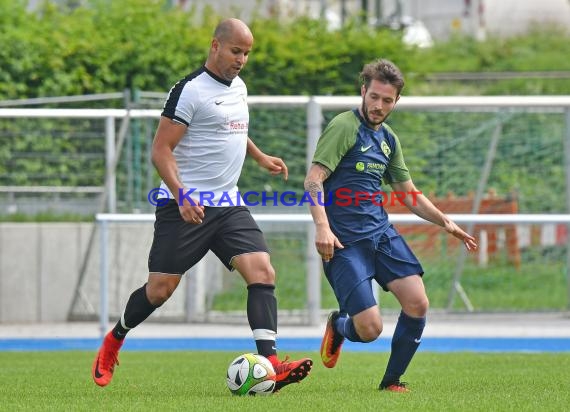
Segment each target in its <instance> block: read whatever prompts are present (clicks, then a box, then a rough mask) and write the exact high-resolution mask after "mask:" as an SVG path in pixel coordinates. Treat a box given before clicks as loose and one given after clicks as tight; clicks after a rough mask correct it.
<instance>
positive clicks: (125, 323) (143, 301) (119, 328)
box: [112, 283, 158, 339]
mask: <svg viewBox="0 0 570 412" xmlns="http://www.w3.org/2000/svg"><path fill="white" fill-rule="evenodd" d="M157 307H158V306H153V305H152V304H151V303H150V302H149V300H148V297H147V296H146V283H145V284H144V285H143V286H142V287H140V288H139V289H137V290H135V291H134V292H133V293H132V294H131V297H130V298H129V301H128V302H127V306H126V307H125V310H124V311H123V314H122V316H121V319H120V320H119V321H118V322H117V324H116V325H115V327H114V328H113V331H112V333H113V336H114V337H115V338H117V339H124V338H125V336H126V335H127V333H128V331H129V330H131V329H132V328H134V327H135V326H138V325H139V324H140V323H142V322H143V321H144V320H145V319H146V318H148V317H149V316H150V314H151V313H152V312H154V310H155V309H156V308H157Z"/></svg>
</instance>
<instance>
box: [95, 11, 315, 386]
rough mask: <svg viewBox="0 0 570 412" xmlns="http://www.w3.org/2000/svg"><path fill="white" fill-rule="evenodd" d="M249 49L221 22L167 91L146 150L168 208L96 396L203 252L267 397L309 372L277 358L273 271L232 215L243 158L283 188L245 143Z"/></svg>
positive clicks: (244, 213)
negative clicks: (237, 277) (257, 358)
mask: <svg viewBox="0 0 570 412" xmlns="http://www.w3.org/2000/svg"><path fill="white" fill-rule="evenodd" d="M252 46H253V35H252V33H251V31H250V29H249V28H248V26H247V25H246V24H245V23H244V22H242V21H240V20H237V19H226V20H223V21H222V22H221V23H220V24H219V25H218V26H217V27H216V29H215V31H214V35H213V39H212V42H211V46H210V51H209V54H208V58H207V60H206V63H205V64H204V66H203V67H201V68H200V69H198V70H197V71H195V72H193V73H191V74H190V75H188V76H186V77H185V78H184V79H182V80H180V81H179V82H178V83H176V84H175V85H174V86H173V87H172V89H171V90H170V93H169V95H168V97H167V100H166V103H165V105H164V109H163V112H162V115H161V118H160V122H159V124H158V128H157V131H156V135H155V137H154V142H153V148H152V160H153V163H154V165H155V167H156V169H157V171H158V173H159V174H160V176H161V178H162V183H161V187H162V188H163V189H165V190H168V192H169V197H170V200H168V201H167V202H165V203H166V205H164V206H157V208H156V223H155V230H154V239H153V243H152V247H151V250H150V253H149V259H148V266H149V275H148V280H147V282H146V283H145V284H144V285H143V286H142V287H141V288H139V289H137V290H135V291H134V292H133V293H132V294H131V296H130V298H129V300H128V302H127V304H126V307H125V309H124V311H123V314H122V316H121V319H120V320H119V321H118V322H117V324H116V325H115V327H114V328H113V329H112V330H111V331H110V332H109V333H107V335H106V336H105V338H104V340H103V343H102V346H101V348H100V350H99V353H98V354H97V357H96V358H95V361H94V363H93V367H92V374H93V380H94V381H95V383H96V384H97V385H99V386H106V385H108V384H109V382H110V381H111V379H112V377H113V371H114V368H115V365H116V364H118V355H119V350H120V348H121V346H122V344H123V341H124V338H125V335H126V334H127V332H128V331H129V330H131V329H133V328H134V327H136V326H137V325H139V324H140V323H141V322H143V321H144V320H145V319H146V318H147V317H148V316H149V315H150V314H151V313H152V312H153V311H154V310H155V309H156V308H158V307H159V306H161V305H162V304H163V303H164V302H166V301H167V300H168V298H169V297H170V296H171V295H172V293H173V292H174V290H175V289H176V287H177V286H178V284H179V282H180V279H181V277H182V275H183V274H184V273H185V272H186V271H188V270H189V269H190V268H191V267H192V266H194V265H195V264H196V263H198V261H200V259H202V258H203V257H204V255H205V254H206V253H207V252H208V250H211V251H213V252H214V253H215V254H216V256H217V257H218V258H219V259H220V260H221V261H222V262H223V263H224V265H225V266H226V267H227V268H228V269H230V270H234V269H236V270H237V271H238V272H239V273H240V274H241V276H242V277H243V279H244V280H245V283H246V284H247V290H248V297H247V317H248V321H249V325H250V327H251V329H252V332H253V338H254V340H255V344H256V348H257V352H258V353H259V354H261V355H263V356H265V357H266V358H268V359H269V360H270V361H271V363H272V364H273V366H274V368H275V371H276V374H277V384H276V388H275V390H276V391H277V390H280V389H281V388H283V387H284V386H286V385H288V384H290V383H295V382H300V381H301V380H302V379H304V378H305V377H306V376H307V375H308V374H309V372H310V370H311V367H312V364H313V362H312V360H311V359H309V358H304V359H300V360H297V361H290V360H289V361H288V360H287V359H285V361H282V360H279V359H278V357H277V351H276V343H275V337H276V334H277V301H276V299H275V295H274V289H275V270H274V269H273V267H272V265H271V262H270V257H269V252H268V248H267V245H266V243H265V239H264V236H263V233H262V232H261V230H260V229H259V227H258V226H257V224H256V223H255V221H254V220H253V218H252V216H251V214H250V212H249V210H248V209H247V208H246V207H244V206H240V204H243V202H241V203H240V198H239V193H238V188H237V181H238V179H239V176H240V173H241V170H242V166H243V162H244V159H245V156H246V154H249V155H250V156H252V157H253V158H254V159H255V160H256V162H257V163H258V164H259V165H260V166H262V167H263V168H265V169H267V170H268V171H269V172H270V173H271V174H274V175H278V174H281V173H282V174H283V175H284V178H285V179H287V166H286V165H285V163H284V162H283V160H282V159H280V158H277V157H273V156H268V155H266V154H265V153H263V152H262V151H261V150H259V149H258V148H257V147H256V146H255V144H254V143H253V141H252V140H251V139H250V138H249V137H248V135H247V132H248V123H249V110H248V106H247V88H246V85H245V83H244V82H243V80H242V79H241V78H240V77H239V76H238V75H239V73H240V71H241V70H242V68H243V67H244V66H245V64H246V62H247V59H248V56H249V53H250V51H251V49H252ZM200 199H202V204H201V203H200Z"/></svg>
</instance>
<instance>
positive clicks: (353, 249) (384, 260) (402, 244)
mask: <svg viewBox="0 0 570 412" xmlns="http://www.w3.org/2000/svg"><path fill="white" fill-rule="evenodd" d="M323 266H324V269H325V275H326V277H327V280H328V281H329V283H330V285H331V287H332V289H333V291H334V294H335V296H336V299H337V301H338V303H339V307H340V311H341V312H343V313H348V314H349V315H351V316H353V315H355V314H357V313H360V312H362V311H363V310H365V309H368V308H370V307H372V306H374V305H376V304H377V302H376V300H375V299H374V293H373V291H372V279H374V280H376V282H378V284H379V285H380V286H382V289H384V290H386V291H387V290H388V288H387V285H388V283H390V282H391V281H393V280H395V279H399V278H403V277H406V276H411V275H420V276H422V275H423V273H424V271H423V268H422V265H421V264H420V262H419V261H418V259H417V258H416V256H415V255H414V253H413V252H412V250H411V249H410V247H409V246H408V244H407V243H406V241H405V240H404V238H403V237H402V236H400V234H399V233H398V232H397V231H396V229H395V228H394V227H393V226H392V225H390V227H389V228H388V230H386V232H384V233H383V234H382V235H381V236H380V237H379V238H374V239H371V238H367V239H361V240H358V241H356V242H354V243H350V244H348V245H344V249H336V250H335V253H334V256H333V258H332V259H331V260H330V261H329V262H323Z"/></svg>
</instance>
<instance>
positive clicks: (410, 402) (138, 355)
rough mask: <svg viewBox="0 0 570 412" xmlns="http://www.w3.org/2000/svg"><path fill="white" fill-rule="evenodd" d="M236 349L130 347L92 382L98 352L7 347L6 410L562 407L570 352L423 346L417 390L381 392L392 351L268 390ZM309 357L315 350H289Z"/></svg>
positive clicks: (413, 378)
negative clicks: (232, 381)
mask: <svg viewBox="0 0 570 412" xmlns="http://www.w3.org/2000/svg"><path fill="white" fill-rule="evenodd" d="M236 355H237V353H233V352H124V353H122V354H121V365H120V366H119V367H118V368H117V369H116V372H115V378H114V380H113V382H112V383H111V384H110V385H109V386H108V387H106V388H99V387H98V386H96V385H95V384H94V383H93V382H92V381H91V376H90V370H91V362H92V360H93V356H94V353H91V352H29V353H27V352H22V353H20V352H17V353H10V352H0V365H1V367H0V382H1V385H0V399H1V401H0V411H18V410H35V411H60V410H65V411H93V410H100V411H183V410H194V411H224V412H225V411H248V412H249V411H252V412H254V411H262V412H266V411H287V412H290V411H292V410H302V411H307V412H308V411H327V410H342V411H379V410H384V411H422V412H425V411H438V412H439V411H518V412H520V411H563V410H567V408H568V405H570V391H568V388H567V376H568V370H569V368H570V354H507V353H501V354H476V353H447V354H439V353H437V354H436V353H429V352H420V353H418V354H417V355H416V357H415V359H414V361H413V362H412V364H411V366H410V368H409V370H408V373H407V375H406V376H405V378H406V379H405V380H407V381H409V383H410V387H411V389H412V392H411V393H409V394H394V393H386V392H379V391H378V390H376V388H377V385H378V382H379V379H380V377H381V374H382V372H383V370H384V368H385V365H386V361H387V357H388V354H387V353H355V352H346V353H343V355H342V358H341V360H340V361H339V364H338V365H337V367H336V368H335V369H331V370H329V369H326V368H324V367H323V366H322V365H321V364H320V363H318V362H317V363H316V364H315V366H314V368H313V371H312V373H311V375H310V376H309V378H307V380H305V381H304V382H303V383H302V384H300V385H293V386H290V387H287V388H284V389H283V390H282V391H281V392H280V393H279V394H277V395H273V396H269V397H236V396H232V395H231V394H230V392H229V391H228V389H227V387H226V384H225V371H226V367H227V365H228V364H229V362H230V361H231V360H232V359H233V358H234V357H235V356H236ZM291 355H293V356H312V357H313V358H314V359H315V360H316V357H317V354H316V353H292V354H291Z"/></svg>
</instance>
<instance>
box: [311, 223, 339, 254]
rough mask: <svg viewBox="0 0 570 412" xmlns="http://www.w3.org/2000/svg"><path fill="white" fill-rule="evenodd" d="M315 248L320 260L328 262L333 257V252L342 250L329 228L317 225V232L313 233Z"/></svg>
mask: <svg viewBox="0 0 570 412" xmlns="http://www.w3.org/2000/svg"><path fill="white" fill-rule="evenodd" d="M315 246H316V247H317V251H318V252H319V255H321V259H323V261H325V262H328V261H329V260H331V259H332V257H333V256H334V250H335V248H337V249H344V246H343V245H342V243H340V240H338V238H337V237H336V236H335V235H334V233H333V232H332V231H331V229H330V227H328V225H327V226H324V225H317V232H316V233H315Z"/></svg>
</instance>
